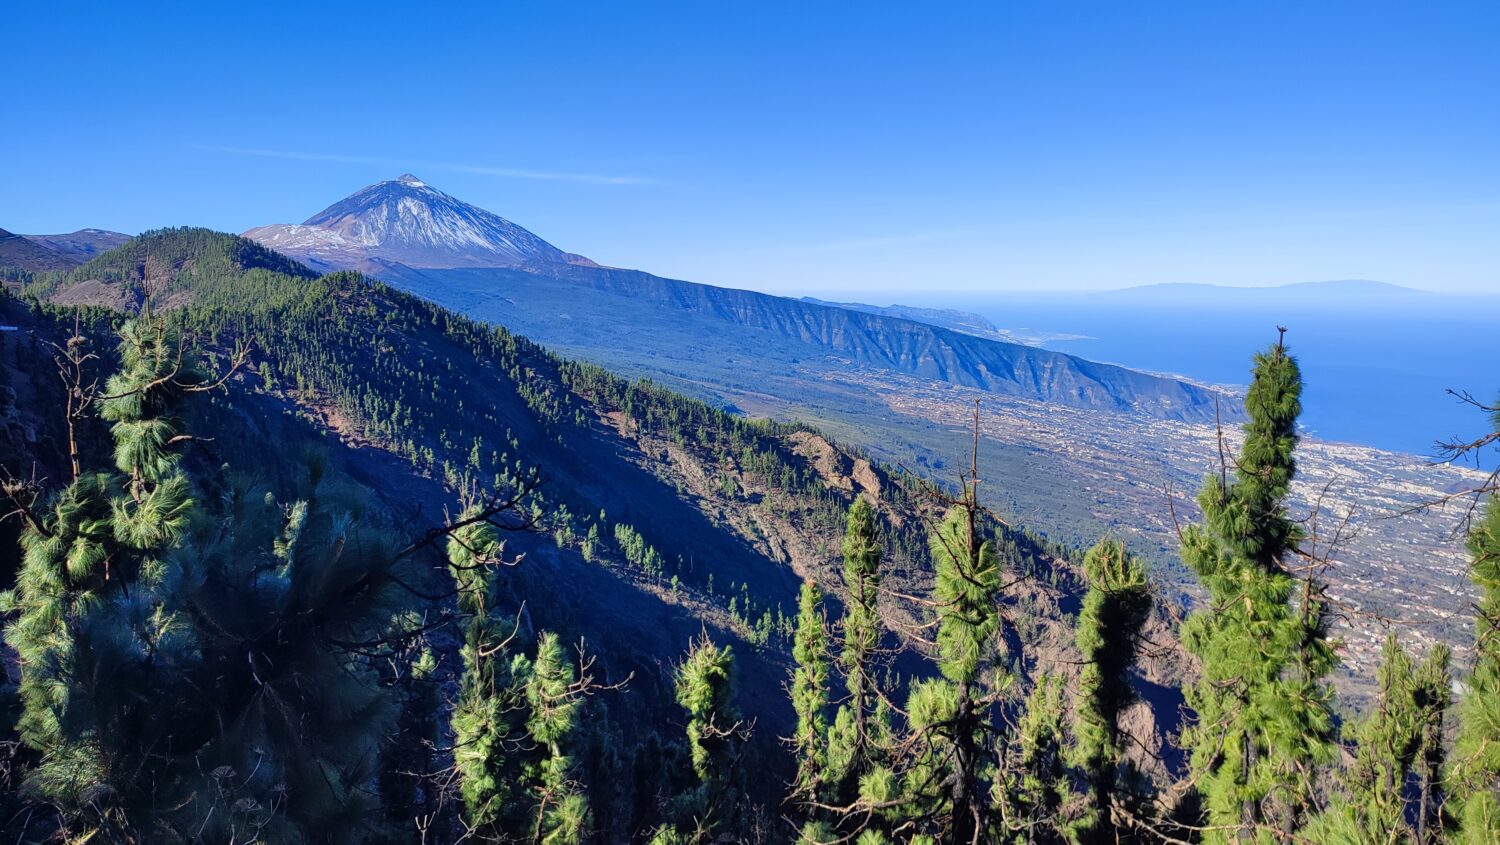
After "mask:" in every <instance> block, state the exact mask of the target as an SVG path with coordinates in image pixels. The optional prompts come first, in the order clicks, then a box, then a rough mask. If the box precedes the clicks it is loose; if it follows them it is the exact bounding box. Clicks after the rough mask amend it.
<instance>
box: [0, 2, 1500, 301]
mask: <svg viewBox="0 0 1500 845" xmlns="http://www.w3.org/2000/svg"><path fill="white" fill-rule="evenodd" d="M150 5H151V4H131V5H130V6H129V7H124V8H114V7H110V6H105V5H103V4H100V5H99V6H97V7H91V6H64V5H63V4H42V3H19V4H13V7H12V8H11V9H10V10H8V12H7V29H8V30H10V32H11V34H12V37H10V38H8V39H7V44H8V49H9V50H10V52H9V53H8V54H7V57H6V65H7V67H8V71H9V72H8V73H7V78H8V84H7V86H6V90H5V93H4V95H3V96H0V118H3V120H4V123H5V126H6V127H7V129H6V131H5V132H4V133H3V134H0V185H3V188H0V227H3V228H6V229H10V230H12V231H21V232H53V231H66V230H72V229H77V228H80V227H84V226H98V227H103V228H111V229H118V230H122V231H128V232H136V231H140V230H142V229H145V228H151V227H156V226H163V225H179V224H196V225H206V226H211V227H214V228H218V229H224V230H230V231H242V230H244V229H246V228H249V227H251V226H255V225H261V224H266V223H274V222H296V221H300V220H302V219H305V218H307V217H308V216H310V215H312V214H313V213H314V212H316V211H318V210H319V209H321V208H322V207H324V206H326V205H328V204H330V203H332V202H333V201H335V200H337V199H339V198H340V197H342V196H344V195H346V194H348V193H350V192H351V191H353V190H355V189H357V188H359V187H361V186H363V185H365V184H368V183H370V182H374V181H378V180H380V179H388V178H394V177H395V176H397V175H399V174H400V173H402V172H404V171H412V172H414V173H416V174H417V175H418V176H420V177H422V178H423V179H425V180H426V181H428V182H429V183H431V184H433V185H435V186H437V187H439V188H441V189H443V190H446V191H447V192H448V193H451V194H454V195H456V196H458V197H460V198H463V199H466V200H469V201H471V202H474V203H476V204H478V205H481V206H484V207H486V208H489V209H491V210H493V211H496V212H499V213H501V214H503V215H505V216H507V217H509V218H511V219H513V220H515V221H516V222H518V223H520V224H522V225H524V226H526V227H528V228H530V229H532V230H534V231H535V232H537V233H538V234H539V235H541V236H542V237H544V238H546V239H548V240H550V241H552V242H553V243H555V244H557V245H558V246H560V247H562V248H564V249H568V250H573V251H576V252H581V253H584V254H586V255H588V256H590V257H592V258H595V259H596V260H599V261H601V262H605V263H609V264H615V265H621V266H630V267H639V268H642V269H647V270H651V271H653V272H656V273H659V274H662V275H670V276H676V277H679V278H688V279H693V280H697V281H706V282H713V283H719V284H729V285H734V286H742V287H753V288H758V289H761V290H769V291H773V292H784V293H814V294H823V295H830V294H834V295H845V296H847V295H854V294H858V295H861V296H862V297H863V298H866V299H872V300H884V299H892V298H902V297H901V294H908V295H907V296H906V297H905V298H906V299H912V298H913V297H912V296H911V295H909V294H911V293H913V292H934V291H973V292H985V293H988V292H994V291H999V290H1004V289H1010V288H1053V289H1073V288H1096V287H1121V286H1126V285H1135V284H1148V283H1156V282H1210V283H1220V284H1279V283H1287V282H1298V281H1309V280H1317V279H1329V278H1372V279H1380V280H1385V281H1390V282H1396V283H1400V284H1407V285H1412V286H1415V287H1427V288H1434V289H1453V290H1462V289H1467V290H1494V289H1500V237H1497V236H1496V233H1497V232H1500V50H1497V49H1495V44H1496V43H1497V40H1500V3H1494V2H1474V3H1462V2H1455V3H1431V4H1426V3H1391V4H1386V3H1378V2H1359V3H1332V2H1318V3H1305V2H1296V3H1272V2H1261V3H1217V2H1214V3H1202V2H1181V3H1169V2H1141V3H1120V2H1101V3H1080V2H1045V3H1044V2H1037V3H1026V4H1020V3H1001V2H989V3H976V4H972V5H966V4H957V3H954V4H937V3H932V4H919V3H910V2H907V3H891V4H879V3H834V2H828V3H795V4H785V5H781V4H773V3H740V4H727V3H702V2H691V3H681V4H674V3H657V4H644V3H632V4H625V3H598V4H566V3H541V2H537V3H485V4H475V5H474V7H473V8H472V9H470V10H469V11H466V12H462V13H460V12H453V11H448V12H445V13H443V14H437V13H436V11H437V10H438V9H440V8H447V7H442V6H438V5H433V6H430V7H413V6H410V5H394V4H393V5H389V6H385V5H382V4H378V3H365V4H360V5H358V6H355V5H352V4H351V5H347V6H344V7H343V8H336V7H335V5H334V4H327V6H326V7H323V6H322V5H320V4H296V5H290V4H289V5H284V6H279V5H277V4H271V3H263V4H188V3H176V4H158V6H157V8H155V9H150V8H149V6H150ZM413 8H418V9H421V8H431V9H432V10H434V14H432V15H429V16H426V17H419V16H414V14H413V12H412V9H413Z"/></svg>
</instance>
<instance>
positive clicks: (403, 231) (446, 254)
mask: <svg viewBox="0 0 1500 845" xmlns="http://www.w3.org/2000/svg"><path fill="white" fill-rule="evenodd" d="M245 236H246V237H248V238H251V239H252V240H255V241H259V242H260V243H262V244H264V245H265V246H268V247H270V248H272V249H275V250H277V251H278V252H281V253H284V254H286V255H290V256H292V257H294V258H298V259H301V260H302V261H304V262H307V263H309V264H312V265H314V266H321V267H325V268H340V269H356V268H358V269H363V268H365V267H367V266H368V265H370V264H374V265H376V266H377V267H378V266H380V265H386V266H392V265H402V266H405V267H411V268H424V267H442V268H451V267H512V266H524V265H528V264H569V263H581V264H592V263H593V262H590V261H589V260H588V259H587V258H584V257H583V256H581V255H571V254H569V253H565V252H563V251H562V250H560V249H558V248H557V247H555V246H553V245H552V244H549V243H547V242H546V241H544V240H542V239H541V238H539V237H537V236H536V235H534V234H532V233H531V232H529V231H527V230H525V229H523V228H521V227H520V226H517V225H516V224H514V223H512V222H510V221H509V220H506V219H505V218H504V217H501V216H500V215H498V214H493V213H491V212H488V211H485V210H484V209H482V208H479V207H478V206H474V205H470V204H469V203H466V202H464V201H462V200H459V199H456V198H454V197H451V196H449V195H447V194H445V193H443V192H442V191H439V190H437V189H436V188H433V187H432V186H430V185H428V184H427V183H426V182H423V181H422V180H421V179H418V178H417V177H415V176H413V175H411V174H410V173H407V174H405V175H403V176H401V177H400V178H399V179H393V180H390V181H388V182H377V183H375V184H374V185H370V186H368V187H366V188H362V189H360V190H359V191H356V192H355V193H353V194H351V195H349V196H348V197H346V198H344V199H343V200H340V201H339V202H336V203H334V204H333V205H331V206H329V207H327V208H325V209H323V210H322V211H321V212H319V213H317V214H315V215H313V216H312V217H310V218H308V220H307V221H306V222H305V223H301V224H286V223H278V224H275V225H271V226H261V227H259V228H255V229H251V230H250V231H248V232H246V233H245Z"/></svg>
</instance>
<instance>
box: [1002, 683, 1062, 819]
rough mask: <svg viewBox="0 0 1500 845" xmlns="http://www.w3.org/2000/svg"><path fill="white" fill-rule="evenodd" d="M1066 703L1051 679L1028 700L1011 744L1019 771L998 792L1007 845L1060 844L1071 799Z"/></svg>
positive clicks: (1007, 779)
mask: <svg viewBox="0 0 1500 845" xmlns="http://www.w3.org/2000/svg"><path fill="white" fill-rule="evenodd" d="M1065 697H1066V692H1065V689H1064V684H1063V682H1062V680H1061V679H1060V678H1056V677H1053V676H1051V675H1043V676H1041V677H1040V678H1038V679H1037V682H1036V685H1035V686H1033V687H1032V689H1031V692H1030V694H1028V695H1027V696H1026V702H1025V706H1024V710H1023V711H1022V713H1021V717H1020V719H1019V720H1018V721H1017V723H1016V732H1015V736H1014V737H1013V738H1012V739H1011V744H1012V745H1013V747H1014V755H1013V759H1014V770H1013V771H1012V772H1010V773H1009V775H1008V777H1007V778H1006V779H1005V780H1004V781H1002V782H1000V783H997V784H996V786H995V793H996V794H995V795H994V800H995V802H996V803H997V804H1000V803H1003V804H1004V805H1005V810H1006V811H1005V812H1004V813H1003V814H1002V818H1003V819H1004V821H1005V831H1004V832H1005V834H1006V840H1007V841H1010V842H1015V843H1018V844H1019V843H1043V842H1056V841H1058V840H1059V837H1060V834H1061V830H1062V825H1061V824H1060V821H1061V818H1060V814H1061V812H1062V809H1063V802H1064V800H1065V799H1066V798H1067V796H1068V771H1067V755H1068V752H1067V748H1068V741H1069V737H1067V735H1066V721H1067V715H1066V714H1067V708H1066V706H1065Z"/></svg>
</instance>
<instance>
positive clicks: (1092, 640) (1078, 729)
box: [1069, 540, 1151, 843]
mask: <svg viewBox="0 0 1500 845" xmlns="http://www.w3.org/2000/svg"><path fill="white" fill-rule="evenodd" d="M1083 570H1084V575H1085V576H1086V577H1087V579H1088V593H1087V594H1086V595H1085V596H1084V599H1083V610H1082V612H1080V613H1079V615H1078V628H1077V632H1076V635H1075V637H1076V643H1077V645H1078V651H1079V652H1080V653H1081V654H1082V657H1083V661H1084V664H1083V671H1082V672H1081V673H1080V675H1079V678H1078V691H1077V697H1076V701H1077V705H1076V711H1075V713H1074V716H1073V735H1074V741H1075V742H1074V745H1073V746H1072V752H1071V754H1070V755H1069V756H1070V759H1071V762H1072V765H1073V766H1074V767H1075V768H1076V769H1077V770H1078V772H1079V773H1080V775H1081V776H1082V779H1083V781H1084V783H1085V785H1086V789H1087V791H1088V798H1089V802H1088V806H1087V808H1086V809H1085V810H1084V812H1083V814H1082V816H1081V817H1080V818H1079V819H1077V820H1076V821H1075V822H1074V823H1073V825H1072V827H1071V829H1070V831H1069V834H1070V837H1071V838H1072V839H1073V840H1074V841H1076V842H1081V843H1104V842H1107V841H1108V842H1112V841H1114V839H1115V829H1116V820H1115V818H1114V809H1113V808H1114V806H1115V803H1116V802H1117V801H1121V800H1125V795H1124V794H1122V792H1123V788H1128V787H1129V786H1130V785H1131V784H1130V782H1131V781H1132V780H1133V779H1134V778H1133V777H1132V773H1131V771H1130V770H1129V767H1128V764H1127V763H1126V762H1125V760H1124V750H1125V749H1124V748H1123V747H1122V742H1121V735H1120V715H1121V714H1122V713H1123V712H1124V711H1125V708H1126V707H1128V706H1129V705H1130V704H1131V703H1132V702H1133V701H1134V700H1135V693H1134V691H1133V690H1132V688H1131V686H1130V667H1131V665H1132V664H1133V663H1134V662H1135V657H1136V653H1137V652H1138V650H1139V643H1140V640H1139V638H1140V632H1141V628H1142V627H1143V626H1144V625H1145V624H1146V618H1147V617H1148V616H1149V615H1150V614H1151V591H1150V582H1149V581H1148V580H1147V577H1146V568H1145V566H1143V565H1142V564H1141V563H1140V561H1138V560H1136V559H1135V558H1133V557H1131V555H1130V554H1129V553H1128V552H1126V551H1125V544H1124V543H1122V542H1120V541H1118V540H1101V541H1099V543H1098V544H1097V545H1095V546H1094V548H1092V549H1090V550H1089V552H1088V554H1087V555H1085V556H1084V559H1083Z"/></svg>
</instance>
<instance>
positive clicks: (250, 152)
mask: <svg viewBox="0 0 1500 845" xmlns="http://www.w3.org/2000/svg"><path fill="white" fill-rule="evenodd" d="M195 148H196V149H200V150H208V151H210V152H216V153H227V154H229V155H240V156H255V157H258V158H279V159H286V160H289V161H327V162H333V163H336V164H369V165H376V166H379V167H390V168H396V169H405V170H429V171H430V170H439V171H446V172H449V173H473V174H476V175H480V176H498V177H501V178H505V179H535V180H539V181H548V182H578V183H581V184H587V185H645V184H650V183H651V182H652V181H654V180H651V179H647V178H645V177H643V176H611V175H604V174H599V173H567V172H560V171H552V170H528V169H525V168H520V167H491V166H489V165H482V164H456V163H453V162H443V161H403V160H400V159H394V158H384V157H381V156H358V155H343V154H340V153H314V152H302V151H299V150H266V149H257V148H254V147H226V146H218V145H212V144H197V145H195Z"/></svg>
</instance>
